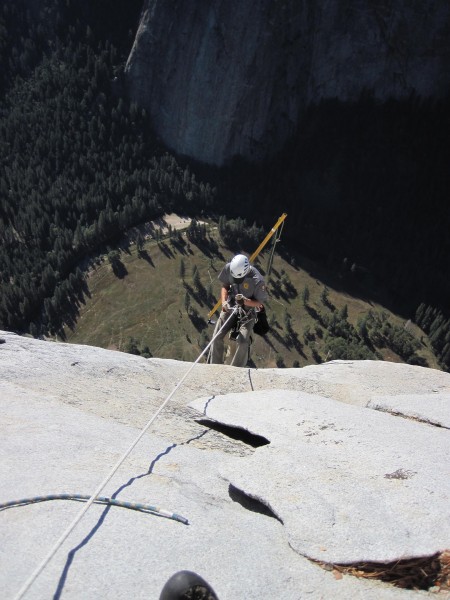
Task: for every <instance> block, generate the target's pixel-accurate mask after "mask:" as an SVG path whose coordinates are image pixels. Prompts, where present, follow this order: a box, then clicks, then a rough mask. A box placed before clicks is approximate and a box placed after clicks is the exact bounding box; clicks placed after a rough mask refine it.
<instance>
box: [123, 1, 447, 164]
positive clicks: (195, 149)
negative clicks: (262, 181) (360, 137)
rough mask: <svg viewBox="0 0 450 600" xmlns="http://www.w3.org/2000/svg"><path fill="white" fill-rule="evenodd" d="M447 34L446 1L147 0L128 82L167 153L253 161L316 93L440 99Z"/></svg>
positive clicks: (276, 142) (284, 133) (272, 147)
mask: <svg viewBox="0 0 450 600" xmlns="http://www.w3.org/2000/svg"><path fill="white" fill-rule="evenodd" d="M449 39H450V4H449V3H448V0H434V1H433V2H428V3H424V2H418V1H413V2H411V1H410V0H398V1H397V2H395V3H392V2H388V1H387V0H386V1H383V0H378V1H375V0H356V1H355V2H352V3H350V4H348V3H346V2H339V1H333V2H332V1H330V0H317V1H313V0H284V1H281V0H246V1H245V2H242V0H212V1H211V2H206V1H205V0H192V1H190V2H183V1H180V0H147V1H146V4H145V7H144V10H143V12H142V17H141V21H140V25H139V29H138V32H137V35H136V39H135V43H134V46H133V49H132V51H131V54H130V56H129V59H128V63H127V65H126V71H125V73H126V82H127V86H128V89H129V92H130V95H131V97H132V98H133V99H134V100H135V101H137V102H138V103H139V105H141V106H144V107H145V108H147V109H148V111H149V112H150V115H151V117H152V119H153V123H154V127H155V129H156V131H157V133H158V134H159V135H160V136H161V137H162V139H163V140H164V142H165V143H166V144H167V145H168V146H170V147H171V148H172V149H174V150H175V151H176V152H178V153H180V154H185V155H187V156H190V157H193V158H195V159H198V160H200V161H203V162H206V163H210V164H217V165H222V164H224V163H225V162H226V161H227V160H229V159H231V158H232V157H233V156H236V155H241V156H244V157H246V158H248V159H250V160H260V159H261V158H264V157H266V156H268V155H270V154H271V153H273V152H274V151H276V150H277V149H278V148H279V147H280V146H281V144H282V143H283V142H284V141H285V140H286V139H287V137H288V136H289V134H290V133H291V132H292V130H293V128H295V127H296V125H297V122H298V115H299V111H300V110H301V108H302V107H305V106H307V105H308V104H309V103H313V102H317V101H319V100H320V99H323V98H339V99H340V100H344V101H352V100H356V99H357V98H358V97H359V96H360V94H361V92H362V91H363V90H369V91H371V92H372V93H373V94H374V96H375V97H377V98H379V99H386V98H388V97H390V96H393V97H395V98H403V97H408V96H409V95H410V94H411V92H413V91H414V92H416V93H417V94H419V95H421V96H437V97H439V96H442V95H444V94H445V93H447V92H448V91H449V78H448V70H449V66H450V42H449Z"/></svg>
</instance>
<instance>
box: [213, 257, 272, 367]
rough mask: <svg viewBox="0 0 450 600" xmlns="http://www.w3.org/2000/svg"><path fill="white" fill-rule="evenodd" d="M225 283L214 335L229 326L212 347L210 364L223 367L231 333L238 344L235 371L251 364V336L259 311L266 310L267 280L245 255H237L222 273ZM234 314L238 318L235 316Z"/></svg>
mask: <svg viewBox="0 0 450 600" xmlns="http://www.w3.org/2000/svg"><path fill="white" fill-rule="evenodd" d="M218 278H219V280H220V281H221V283H222V289H221V301H222V311H221V313H220V316H219V318H218V320H217V323H216V327H215V332H214V335H216V332H218V331H219V330H220V328H221V327H222V326H223V325H224V323H225V322H226V321H227V319H228V322H227V324H226V325H225V328H224V329H223V330H222V331H221V332H220V334H218V335H217V337H216V338H215V339H214V343H213V344H212V348H211V354H210V362H211V363H213V364H222V363H223V350H224V337H225V335H226V334H227V333H228V332H230V331H231V333H230V338H231V339H234V340H235V341H236V344H237V348H236V352H235V354H234V356H233V359H232V361H231V363H230V364H231V365H233V366H235V367H245V366H246V364H247V360H248V354H249V345H250V336H251V334H252V332H253V327H254V325H255V321H256V318H257V311H258V310H261V309H262V308H264V304H263V303H264V302H265V301H266V300H267V292H266V284H265V282H264V279H263V276H262V275H261V273H260V272H259V271H258V269H256V268H255V267H252V266H251V265H250V262H249V260H248V258H247V257H246V256H245V255H244V254H237V255H236V256H235V257H234V258H233V259H232V260H231V262H229V263H227V264H226V265H225V266H224V268H223V269H222V271H221V272H220V273H219V277H218ZM233 310H234V314H231V313H232V312H233Z"/></svg>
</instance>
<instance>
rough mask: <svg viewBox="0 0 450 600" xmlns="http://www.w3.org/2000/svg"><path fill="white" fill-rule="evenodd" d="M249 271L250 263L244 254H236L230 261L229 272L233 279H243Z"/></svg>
mask: <svg viewBox="0 0 450 600" xmlns="http://www.w3.org/2000/svg"><path fill="white" fill-rule="evenodd" d="M249 271H250V263H249V261H248V258H247V257H246V256H244V254H236V256H235V257H234V258H233V260H232V261H231V263H230V273H231V276H232V277H233V278H234V279H243V278H244V277H245V276H246V275H247V273H248V272H249Z"/></svg>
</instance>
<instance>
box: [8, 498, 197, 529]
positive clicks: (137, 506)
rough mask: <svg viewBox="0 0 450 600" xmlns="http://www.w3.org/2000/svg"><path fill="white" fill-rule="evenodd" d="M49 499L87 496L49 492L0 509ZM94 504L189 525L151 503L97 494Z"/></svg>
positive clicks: (84, 499) (175, 514)
mask: <svg viewBox="0 0 450 600" xmlns="http://www.w3.org/2000/svg"><path fill="white" fill-rule="evenodd" d="M49 500H76V501H77V502H86V501H87V500H89V496H83V495H81V494H49V495H48V496H34V497H33V498H22V499H21V500H11V501H10V502H3V504H0V510H4V509H5V508H13V507H15V506H26V505H27V504H37V503H38V502H48V501H49ZM94 503H95V504H106V505H108V504H109V505H111V506H120V507H122V508H131V509H132V510H138V511H140V512H145V513H150V514H154V515H160V516H161V517H166V518H167V519H173V520H174V521H179V522H180V523H184V524H185V525H189V521H188V520H187V519H186V518H185V517H182V516H181V515H177V513H173V512H169V511H168V510H165V509H164V508H160V507H159V506H152V505H151V504H141V503H140V502H127V501H124V500H116V499H115V498H106V497H105V496H97V498H95V500H94Z"/></svg>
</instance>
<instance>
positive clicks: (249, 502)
mask: <svg viewBox="0 0 450 600" xmlns="http://www.w3.org/2000/svg"><path fill="white" fill-rule="evenodd" d="M228 494H229V495H230V498H231V499H232V500H233V502H237V503H238V504H240V505H241V506H242V507H243V508H245V509H247V510H250V511H251V512H255V513H259V514H260V515H265V516H266V517H271V518H272V519H276V520H277V521H279V522H280V523H281V524H283V521H282V520H281V519H280V517H278V516H277V515H276V514H275V513H274V512H273V511H272V510H270V508H269V507H268V506H266V505H265V504H263V503H262V502H261V501H260V500H256V499H255V498H251V497H250V496H248V495H247V494H244V492H242V491H241V490H239V489H238V488H237V487H235V486H234V485H232V484H231V483H230V485H229V486H228Z"/></svg>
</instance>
